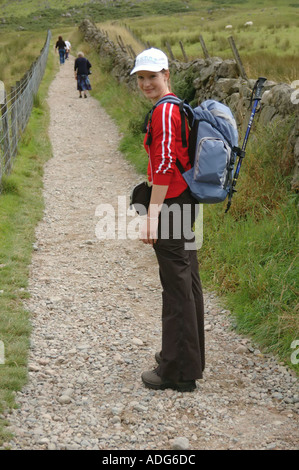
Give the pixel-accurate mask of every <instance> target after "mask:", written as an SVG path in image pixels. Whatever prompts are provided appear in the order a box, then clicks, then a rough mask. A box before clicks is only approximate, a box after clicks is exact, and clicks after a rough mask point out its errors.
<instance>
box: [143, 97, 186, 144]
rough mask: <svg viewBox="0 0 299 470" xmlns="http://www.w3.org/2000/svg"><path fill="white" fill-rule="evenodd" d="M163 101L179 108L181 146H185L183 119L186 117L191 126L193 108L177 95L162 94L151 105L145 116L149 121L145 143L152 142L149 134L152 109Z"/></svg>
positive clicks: (184, 124)
mask: <svg viewBox="0 0 299 470" xmlns="http://www.w3.org/2000/svg"><path fill="white" fill-rule="evenodd" d="M163 103H170V104H175V105H177V106H179V110H180V114H181V135H182V144H183V148H186V147H187V136H186V123H185V119H186V118H187V119H188V123H189V125H190V126H192V124H193V120H194V114H193V110H192V108H191V106H190V105H189V104H188V103H187V101H184V100H180V98H178V97H177V96H173V95H166V96H163V98H161V99H160V100H159V101H157V103H156V104H155V106H153V107H152V109H151V111H150V112H149V114H148V115H147V116H146V122H148V123H149V129H148V138H147V141H146V145H150V144H151V142H152V136H151V132H150V125H151V120H152V115H153V112H154V110H155V109H156V107H157V106H159V105H160V104H163Z"/></svg>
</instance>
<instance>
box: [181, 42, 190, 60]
mask: <svg viewBox="0 0 299 470" xmlns="http://www.w3.org/2000/svg"><path fill="white" fill-rule="evenodd" d="M180 46H181V51H182V53H183V57H184V61H185V62H188V57H187V54H186V52H185V49H184V46H183V43H182V41H180Z"/></svg>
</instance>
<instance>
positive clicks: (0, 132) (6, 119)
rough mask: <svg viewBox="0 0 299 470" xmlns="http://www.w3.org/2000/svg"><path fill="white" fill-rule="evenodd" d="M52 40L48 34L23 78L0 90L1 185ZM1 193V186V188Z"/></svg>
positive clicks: (28, 112) (37, 86)
mask: <svg viewBox="0 0 299 470" xmlns="http://www.w3.org/2000/svg"><path fill="white" fill-rule="evenodd" d="M50 39H51V31H48V34H47V38H46V41H45V44H44V47H43V48H42V49H41V52H40V55H39V57H38V58H37V59H36V60H35V61H34V62H33V64H32V65H31V67H30V69H29V70H28V71H27V72H26V73H25V75H24V76H23V78H22V79H21V80H20V81H18V82H16V84H15V85H14V86H12V87H11V88H10V91H9V93H7V92H6V90H5V87H4V84H3V83H2V87H0V106H1V115H0V184H1V181H2V175H3V174H8V173H10V171H11V169H12V164H13V160H14V157H15V156H16V154H17V150H18V143H19V141H20V139H21V136H22V133H23V132H24V130H25V128H26V125H27V122H28V120H29V117H30V114H31V111H32V107H33V104H34V98H35V96H36V94H37V92H38V89H39V85H40V82H41V80H42V78H43V75H44V72H45V68H46V64H47V59H48V53H49V45H50ZM0 191H1V186H0Z"/></svg>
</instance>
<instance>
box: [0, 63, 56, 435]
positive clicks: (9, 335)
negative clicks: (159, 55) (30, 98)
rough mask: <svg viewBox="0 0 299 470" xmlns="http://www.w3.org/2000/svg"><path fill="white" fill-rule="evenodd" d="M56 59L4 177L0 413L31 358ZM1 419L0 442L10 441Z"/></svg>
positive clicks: (21, 381)
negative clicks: (31, 309) (31, 300)
mask: <svg viewBox="0 0 299 470" xmlns="http://www.w3.org/2000/svg"><path fill="white" fill-rule="evenodd" d="M55 64H56V61H55V63H54V59H53V57H52V54H50V58H49V61H48V65H47V69H46V72H45V76H44V79H43V81H42V84H41V87H40V90H39V92H38V98H37V99H36V100H35V106H34V108H33V111H32V115H31V117H30V120H29V123H28V126H27V129H26V131H25V133H24V135H23V138H22V141H21V144H20V147H19V151H18V155H17V156H16V159H15V162H14V165H13V172H12V173H11V175H10V176H4V177H3V181H2V193H1V195H0V286H1V293H0V340H1V341H3V343H4V347H5V364H2V365H0V414H1V412H3V410H5V409H7V407H8V408H9V407H14V406H15V399H14V396H15V391H17V390H20V389H21V388H22V387H23V385H24V384H25V383H26V381H27V359H28V350H29V338H30V331H31V324H30V318H29V314H28V312H27V311H26V310H25V308H24V305H23V300H24V299H26V298H28V292H27V285H28V274H29V273H28V270H29V265H30V261H31V254H32V249H33V248H32V244H33V242H34V240H35V235H34V231H35V227H36V224H37V222H38V221H39V220H40V218H41V217H42V213H43V207H44V205H43V197H42V175H43V165H44V163H45V162H46V161H47V160H48V159H49V158H50V157H51V145H50V142H49V139H48V135H47V128H48V124H49V113H48V109H47V105H46V103H45V96H46V91H47V88H48V86H49V83H50V81H51V80H52V78H53V73H54V69H55V66H56V65H55ZM9 436H10V434H9V433H7V431H6V423H5V421H4V420H0V444H2V443H3V442H4V441H5V440H7V439H8V438H9Z"/></svg>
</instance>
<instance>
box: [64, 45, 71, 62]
mask: <svg viewBox="0 0 299 470" xmlns="http://www.w3.org/2000/svg"><path fill="white" fill-rule="evenodd" d="M70 50H71V43H70V41H65V58H66V60H67V59H68V58H69V53H70Z"/></svg>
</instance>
